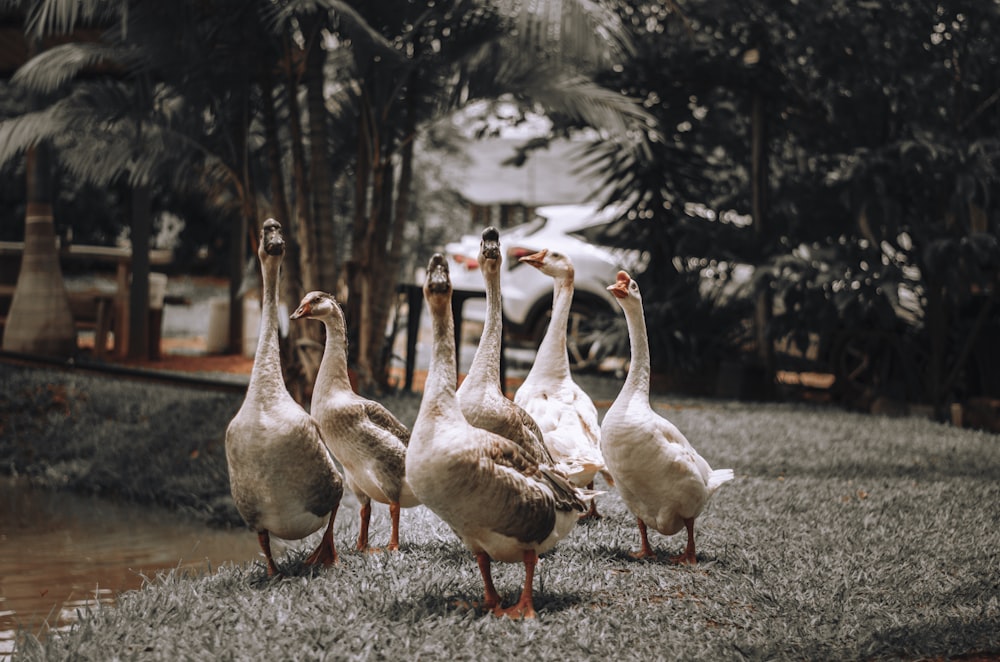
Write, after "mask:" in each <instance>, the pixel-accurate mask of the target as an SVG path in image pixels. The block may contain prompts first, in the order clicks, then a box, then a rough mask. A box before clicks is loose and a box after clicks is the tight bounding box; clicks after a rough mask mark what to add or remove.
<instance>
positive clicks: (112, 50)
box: [11, 42, 123, 94]
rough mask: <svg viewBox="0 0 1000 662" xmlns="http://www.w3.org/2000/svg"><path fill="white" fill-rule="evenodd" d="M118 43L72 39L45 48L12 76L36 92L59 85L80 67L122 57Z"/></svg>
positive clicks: (78, 71) (54, 89)
mask: <svg viewBox="0 0 1000 662" xmlns="http://www.w3.org/2000/svg"><path fill="white" fill-rule="evenodd" d="M122 53H123V52H122V49H121V48H120V47H115V46H108V45H106V44H99V43H93V42H74V43H69V44H61V45H59V46H54V47H52V48H50V49H47V50H45V51H43V52H41V53H39V54H38V55H36V56H35V57H33V58H31V59H30V60H28V61H27V62H26V63H25V64H24V65H23V66H22V67H21V68H20V69H18V70H17V71H16V72H14V75H13V76H12V77H11V80H12V81H13V82H14V83H16V84H18V85H24V86H25V87H27V88H28V89H30V90H31V91H33V92H37V93H39V94H51V93H52V92H55V91H57V90H59V89H60V88H62V86H63V85H65V84H66V83H67V82H69V81H70V80H72V79H73V78H75V77H76V76H77V75H78V74H79V73H80V72H81V71H83V70H85V69H87V68H90V67H93V66H95V65H98V64H101V63H107V62H111V61H116V60H119V59H121V57H122Z"/></svg>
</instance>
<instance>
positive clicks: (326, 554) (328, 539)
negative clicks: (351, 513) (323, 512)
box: [303, 505, 339, 566]
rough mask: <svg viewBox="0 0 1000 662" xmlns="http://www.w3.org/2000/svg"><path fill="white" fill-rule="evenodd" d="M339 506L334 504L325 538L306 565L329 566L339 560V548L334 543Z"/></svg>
mask: <svg viewBox="0 0 1000 662" xmlns="http://www.w3.org/2000/svg"><path fill="white" fill-rule="evenodd" d="M338 507H339V505H338V506H334V508H333V510H332V511H330V522H329V523H328V524H327V525H326V531H324V532H323V538H322V540H320V541H319V545H317V546H316V549H315V550H314V551H313V553H312V554H310V555H309V556H308V558H306V560H305V561H304V562H303V563H305V565H307V566H313V565H316V564H317V563H319V564H322V565H324V566H328V565H332V564H334V563H336V562H337V548H336V547H334V545H333V521H334V520H335V519H336V518H337V508H338Z"/></svg>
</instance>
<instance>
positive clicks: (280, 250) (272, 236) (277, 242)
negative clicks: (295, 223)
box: [260, 218, 285, 255]
mask: <svg viewBox="0 0 1000 662" xmlns="http://www.w3.org/2000/svg"><path fill="white" fill-rule="evenodd" d="M260 245H261V248H263V250H264V252H265V253H267V254H268V255H284V254H285V238H284V237H283V236H282V234H281V223H278V221H276V220H274V219H273V218H269V219H267V220H266V221H264V225H263V226H262V227H261V229H260Z"/></svg>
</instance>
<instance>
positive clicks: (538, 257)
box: [518, 248, 549, 268]
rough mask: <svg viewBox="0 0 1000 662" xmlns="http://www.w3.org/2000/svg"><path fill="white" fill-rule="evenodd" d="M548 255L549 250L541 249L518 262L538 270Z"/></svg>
mask: <svg viewBox="0 0 1000 662" xmlns="http://www.w3.org/2000/svg"><path fill="white" fill-rule="evenodd" d="M548 254H549V249H547V248H543V249H542V250H540V251H538V252H537V253H532V254H531V255H525V256H524V257H522V258H521V259H520V260H518V262H524V263H525V264H530V265H531V266H533V267H535V268H538V267H541V266H542V264H543V263H544V262H545V256H546V255H548Z"/></svg>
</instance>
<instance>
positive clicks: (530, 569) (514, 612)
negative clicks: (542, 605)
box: [493, 549, 538, 618]
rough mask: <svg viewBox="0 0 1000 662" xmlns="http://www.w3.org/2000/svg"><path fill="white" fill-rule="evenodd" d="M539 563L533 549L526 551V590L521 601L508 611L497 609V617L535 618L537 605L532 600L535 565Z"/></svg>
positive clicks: (522, 593)
mask: <svg viewBox="0 0 1000 662" xmlns="http://www.w3.org/2000/svg"><path fill="white" fill-rule="evenodd" d="M536 563H538V554H536V553H535V550H533V549H527V550H525V551H524V588H523V589H522V590H521V599H520V600H518V601H517V604H515V605H512V606H510V607H507V608H506V609H495V610H494V611H493V613H494V614H496V615H497V616H509V617H510V618H535V616H536V614H535V605H534V601H533V599H532V584H534V580H535V564H536Z"/></svg>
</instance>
